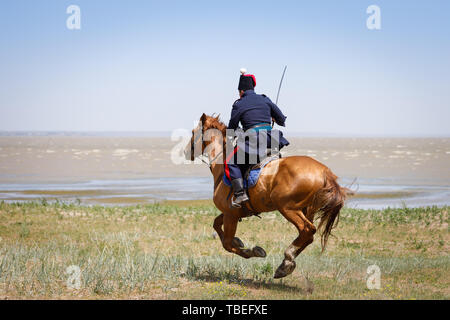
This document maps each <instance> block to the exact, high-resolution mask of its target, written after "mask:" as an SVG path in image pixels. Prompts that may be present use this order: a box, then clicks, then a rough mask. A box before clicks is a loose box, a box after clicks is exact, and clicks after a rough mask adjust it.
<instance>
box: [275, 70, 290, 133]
mask: <svg viewBox="0 0 450 320" xmlns="http://www.w3.org/2000/svg"><path fill="white" fill-rule="evenodd" d="M286 69H287V66H284V70H283V75H282V76H281V80H280V85H279V86H278V93H277V100H276V101H275V104H276V105H278V98H279V97H280V90H281V85H282V84H283V79H284V74H285V73H286ZM274 124H275V121H274V120H273V118H272V128H273V126H274Z"/></svg>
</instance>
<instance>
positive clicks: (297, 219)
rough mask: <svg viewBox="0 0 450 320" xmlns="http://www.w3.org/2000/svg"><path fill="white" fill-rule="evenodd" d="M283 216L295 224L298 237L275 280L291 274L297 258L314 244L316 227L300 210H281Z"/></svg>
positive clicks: (276, 272)
mask: <svg viewBox="0 0 450 320" xmlns="http://www.w3.org/2000/svg"><path fill="white" fill-rule="evenodd" d="M280 212H281V213H282V214H283V216H284V217H285V218H286V219H287V220H288V221H290V222H291V223H293V224H294V225H295V227H296V228H297V230H298V233H299V235H298V237H297V238H296V239H295V240H294V241H293V242H292V243H291V244H290V245H289V247H288V248H287V249H286V251H285V252H284V260H283V262H282V263H281V264H280V266H279V267H278V268H277V270H276V271H275V275H274V278H275V279H278V278H283V277H286V276H287V275H289V274H291V273H292V272H293V271H294V269H295V267H296V264H295V258H296V257H297V256H298V255H299V254H300V252H302V251H303V250H304V249H305V248H306V247H307V246H308V245H309V244H311V243H312V242H313V238H314V233H315V232H316V227H315V226H314V225H313V224H312V223H311V222H310V221H309V220H308V219H307V218H306V217H305V215H304V214H303V213H302V212H299V210H286V209H283V210H280Z"/></svg>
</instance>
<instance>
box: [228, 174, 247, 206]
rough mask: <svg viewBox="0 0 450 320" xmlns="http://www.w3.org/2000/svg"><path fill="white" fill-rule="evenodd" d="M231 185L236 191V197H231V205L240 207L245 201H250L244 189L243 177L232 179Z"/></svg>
mask: <svg viewBox="0 0 450 320" xmlns="http://www.w3.org/2000/svg"><path fill="white" fill-rule="evenodd" d="M231 186H232V188H233V192H234V197H233V198H231V206H232V207H235V208H240V207H241V204H242V203H243V202H245V201H248V196H247V193H246V192H245V189H244V180H243V179H242V178H239V179H234V180H231Z"/></svg>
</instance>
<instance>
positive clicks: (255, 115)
mask: <svg viewBox="0 0 450 320" xmlns="http://www.w3.org/2000/svg"><path fill="white" fill-rule="evenodd" d="M272 118H274V120H275V122H276V123H277V124H278V125H280V126H283V127H284V126H285V121H286V116H285V115H284V114H283V113H282V112H281V110H280V108H278V107H277V105H276V104H275V103H273V102H272V101H271V100H270V99H269V98H268V97H266V96H265V95H260V94H256V93H255V91H254V90H246V91H245V93H244V95H243V96H242V98H241V99H239V100H236V101H235V102H234V104H233V110H232V111H231V118H230V122H229V124H228V129H234V130H236V129H237V128H238V126H239V122H240V123H241V124H242V127H243V129H244V131H247V130H248V129H250V128H251V127H253V126H255V125H258V124H262V123H267V124H268V125H269V126H270V124H271V122H272ZM253 131H254V134H259V137H263V139H267V147H269V148H270V147H271V144H272V143H271V142H272V139H275V140H274V141H276V142H277V144H278V145H275V146H273V147H274V148H276V149H278V150H280V149H281V148H283V147H284V146H287V145H289V141H287V140H286V139H285V138H284V137H283V133H282V132H281V131H279V130H274V129H272V130H270V129H269V130H261V131H257V130H250V131H247V134H248V133H250V134H253ZM258 140H259V138H258ZM244 145H245V150H246V152H247V153H251V154H253V153H258V154H263V153H265V150H258V149H259V148H258V146H259V145H257V144H256V141H254V142H252V141H249V140H248V139H245V141H244V140H243V139H240V138H239V135H238V146H240V147H241V148H243V147H244Z"/></svg>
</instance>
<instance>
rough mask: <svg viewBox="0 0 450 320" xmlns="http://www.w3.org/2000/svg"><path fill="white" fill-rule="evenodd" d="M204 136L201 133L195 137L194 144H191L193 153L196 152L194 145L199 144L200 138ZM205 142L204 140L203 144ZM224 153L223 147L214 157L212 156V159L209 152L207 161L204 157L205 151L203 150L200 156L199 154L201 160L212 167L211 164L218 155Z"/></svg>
mask: <svg viewBox="0 0 450 320" xmlns="http://www.w3.org/2000/svg"><path fill="white" fill-rule="evenodd" d="M202 138H203V134H199V135H197V137H195V139H194V141H193V142H192V144H191V152H192V153H194V146H195V145H196V144H197V142H198V140H200V139H202ZM203 143H204V142H203V140H202V144H203ZM222 154H223V149H222V151H220V152H219V153H218V154H217V155H216V156H215V157H214V158H212V159H210V156H209V154H208V161H206V160H205V159H204V158H203V157H205V153H204V152H203V153H202V154H201V155H200V156H199V158H200V160H202V162H203V163H205V164H206V165H207V166H208V167H209V169H211V165H212V164H213V163H214V161H216V160H217V158H218V157H220V155H222Z"/></svg>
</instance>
